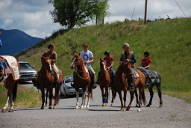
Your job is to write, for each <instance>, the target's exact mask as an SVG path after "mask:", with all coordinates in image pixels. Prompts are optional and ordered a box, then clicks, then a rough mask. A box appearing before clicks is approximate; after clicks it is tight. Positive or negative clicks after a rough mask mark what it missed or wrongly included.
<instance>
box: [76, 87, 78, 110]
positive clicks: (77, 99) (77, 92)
mask: <svg viewBox="0 0 191 128" xmlns="http://www.w3.org/2000/svg"><path fill="white" fill-rule="evenodd" d="M76 109H79V90H78V89H76Z"/></svg>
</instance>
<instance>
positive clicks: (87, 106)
mask: <svg viewBox="0 0 191 128" xmlns="http://www.w3.org/2000/svg"><path fill="white" fill-rule="evenodd" d="M86 108H87V109H89V108H90V93H88V100H87V105H86Z"/></svg>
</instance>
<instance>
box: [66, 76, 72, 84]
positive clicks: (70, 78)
mask: <svg viewBox="0 0 191 128" xmlns="http://www.w3.org/2000/svg"><path fill="white" fill-rule="evenodd" d="M70 82H73V77H66V78H65V83H70Z"/></svg>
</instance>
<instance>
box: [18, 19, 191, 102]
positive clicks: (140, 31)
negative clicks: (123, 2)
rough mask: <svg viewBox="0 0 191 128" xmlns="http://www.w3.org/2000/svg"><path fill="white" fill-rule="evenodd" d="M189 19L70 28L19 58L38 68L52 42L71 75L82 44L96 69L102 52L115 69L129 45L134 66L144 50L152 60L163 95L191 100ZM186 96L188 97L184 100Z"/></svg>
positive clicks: (61, 62) (66, 72)
mask: <svg viewBox="0 0 191 128" xmlns="http://www.w3.org/2000/svg"><path fill="white" fill-rule="evenodd" d="M190 34H191V18H181V19H171V20H168V21H159V22H149V23H148V24H147V25H144V24H142V23H141V22H139V21H126V22H115V23H112V24H105V25H98V26H88V27H83V28H80V29H73V30H70V31H68V32H66V33H64V34H59V35H58V36H57V37H55V38H53V39H51V40H50V41H48V42H45V43H43V44H39V45H37V46H35V48H32V49H30V50H28V51H27V52H26V53H25V54H23V55H22V54H21V55H20V58H19V59H20V60H25V61H28V62H30V63H31V64H32V65H34V66H35V67H36V68H37V69H38V70H39V69H40V66H41V64H40V57H41V55H42V53H43V52H44V51H46V47H47V45H48V44H50V43H53V44H55V46H56V51H57V53H58V62H57V65H58V67H60V68H61V69H62V70H63V71H64V73H65V74H66V75H71V74H72V70H71V69H70V63H71V59H72V53H73V52H75V51H76V52H80V51H81V45H82V44H83V43H86V42H87V43H88V44H89V45H90V49H91V50H92V51H93V52H94V56H95V63H94V66H93V67H94V69H95V70H96V72H98V70H99V63H98V62H99V58H100V57H103V52H104V51H105V50H109V51H111V54H112V55H113V56H114V57H115V64H114V68H115V69H116V68H117V66H118V64H119V57H120V55H121V53H122V49H121V46H122V44H123V43H124V42H128V43H130V45H131V47H132V49H133V50H134V52H135V54H136V57H137V66H139V65H140V60H141V58H142V54H143V52H144V51H149V52H150V54H151V57H152V58H153V63H152V66H151V69H153V70H156V71H158V72H159V73H160V74H161V76H162V90H163V92H165V93H167V94H169V95H172V96H176V97H179V98H182V99H184V100H186V101H189V102H190V101H191V98H189V97H190V96H191V84H190V81H191V52H190V51H191V36H190ZM187 97H188V98H187Z"/></svg>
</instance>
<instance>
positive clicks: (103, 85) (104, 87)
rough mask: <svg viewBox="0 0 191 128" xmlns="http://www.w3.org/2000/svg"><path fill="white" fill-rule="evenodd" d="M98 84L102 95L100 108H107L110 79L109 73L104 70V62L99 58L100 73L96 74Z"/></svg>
mask: <svg viewBox="0 0 191 128" xmlns="http://www.w3.org/2000/svg"><path fill="white" fill-rule="evenodd" d="M98 84H99V85H100V89H101V94H102V106H107V103H108V95H109V87H110V84H111V78H110V74H109V71H108V70H107V69H106V66H105V62H104V60H103V59H101V58H100V71H99V74H98Z"/></svg>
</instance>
